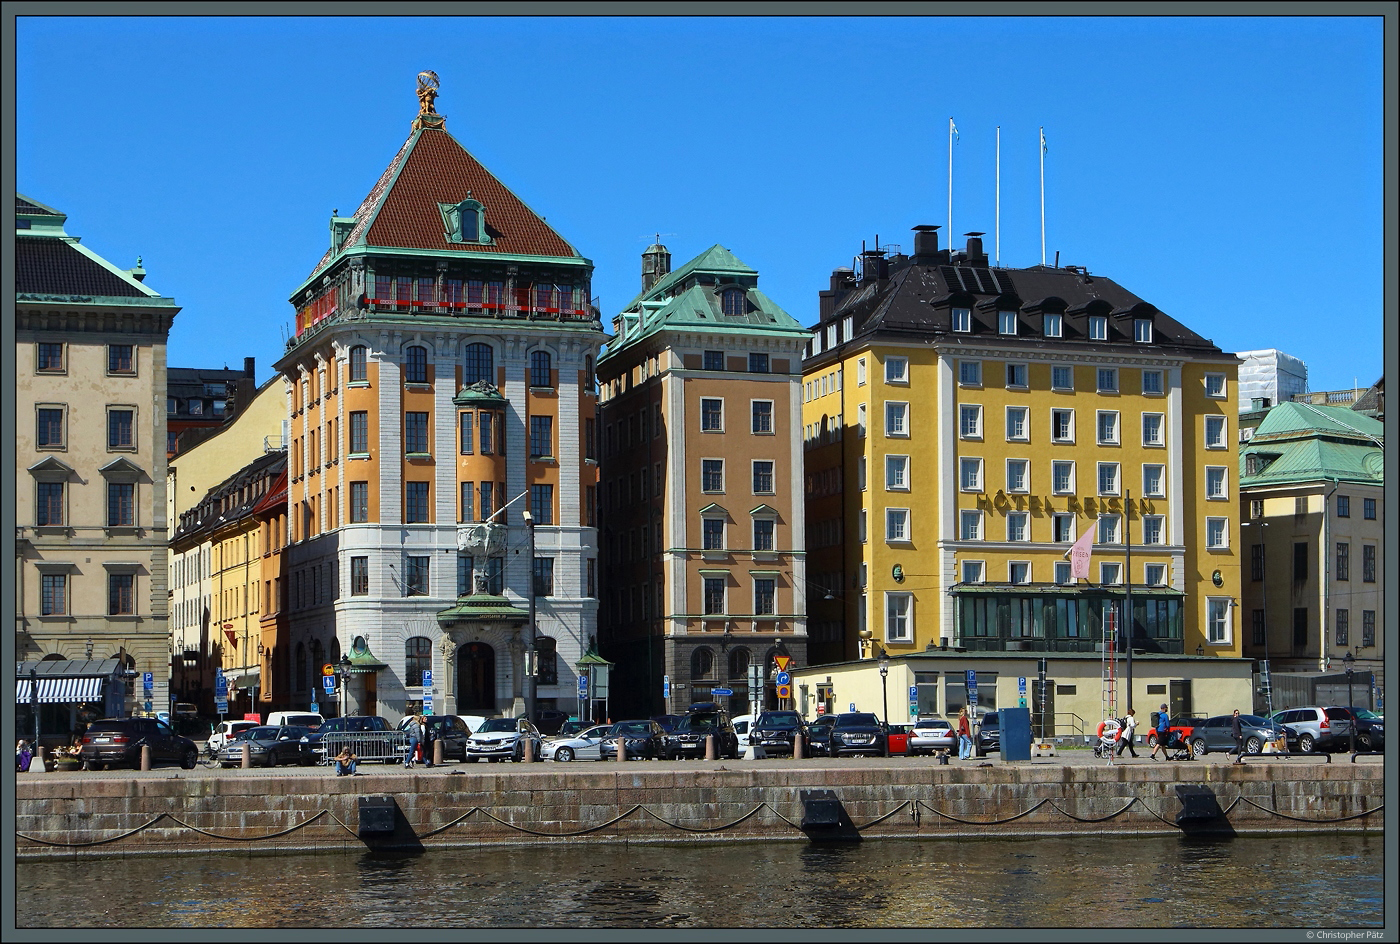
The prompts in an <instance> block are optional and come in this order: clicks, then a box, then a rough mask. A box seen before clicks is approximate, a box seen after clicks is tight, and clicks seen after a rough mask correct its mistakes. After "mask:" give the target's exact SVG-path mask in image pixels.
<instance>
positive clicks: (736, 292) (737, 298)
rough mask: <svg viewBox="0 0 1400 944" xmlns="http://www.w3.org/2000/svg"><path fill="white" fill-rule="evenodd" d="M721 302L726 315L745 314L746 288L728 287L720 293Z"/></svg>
mask: <svg viewBox="0 0 1400 944" xmlns="http://www.w3.org/2000/svg"><path fill="white" fill-rule="evenodd" d="M720 304H721V305H722V306H723V310H724V314H726V315H742V314H744V290H743V289H741V288H727V289H725V290H724V291H723V292H722V293H721V294H720Z"/></svg>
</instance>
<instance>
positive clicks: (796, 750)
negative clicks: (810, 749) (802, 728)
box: [792, 734, 807, 760]
mask: <svg viewBox="0 0 1400 944" xmlns="http://www.w3.org/2000/svg"><path fill="white" fill-rule="evenodd" d="M806 756H807V744H806V741H805V740H804V739H803V737H802V735H800V734H794V735H793V736H792V759H793V760H802V758H804V757H806Z"/></svg>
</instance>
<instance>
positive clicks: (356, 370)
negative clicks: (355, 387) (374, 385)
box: [350, 344, 369, 383]
mask: <svg viewBox="0 0 1400 944" xmlns="http://www.w3.org/2000/svg"><path fill="white" fill-rule="evenodd" d="M368 357H369V349H368V348H366V347H365V346H364V345H363V344H356V345H355V346H354V347H352V348H351V349H350V382H351V383H357V382H359V381H365V380H368V379H369V368H368V366H367V362H368Z"/></svg>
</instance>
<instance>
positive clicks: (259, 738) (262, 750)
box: [219, 724, 316, 767]
mask: <svg viewBox="0 0 1400 944" xmlns="http://www.w3.org/2000/svg"><path fill="white" fill-rule="evenodd" d="M310 735H311V729H310V728H308V727H304V726H302V725H292V724H282V725H276V724H260V725H258V726H257V727H255V728H248V729H247V730H246V731H239V732H238V733H237V734H236V735H234V737H233V740H231V741H229V742H228V743H227V744H225V745H224V747H223V750H221V751H219V766H221V767H236V766H238V765H239V764H241V763H243V745H244V744H247V745H248V760H249V763H251V764H253V765H254V766H257V767H276V766H277V765H278V764H287V763H293V764H300V765H302V766H303V767H309V766H311V765H312V764H314V763H316V751H315V750H314V749H313V748H312V747H311V744H310V741H309V737H310Z"/></svg>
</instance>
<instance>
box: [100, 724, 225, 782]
mask: <svg viewBox="0 0 1400 944" xmlns="http://www.w3.org/2000/svg"><path fill="white" fill-rule="evenodd" d="M147 745H149V746H150V748H151V764H152V765H153V766H154V765H155V764H160V763H168V764H179V765H180V766H181V767H183V768H185V769H186V770H193V769H194V767H195V765H196V764H198V763H199V747H198V746H197V745H196V744H195V743H194V741H191V740H190V739H189V738H187V737H181V736H180V735H178V734H176V733H175V732H174V731H173V730H172V729H171V727H170V725H168V724H166V723H165V722H164V721H160V720H158V719H156V718H103V719H101V720H99V721H94V722H93V723H92V724H90V725H88V729H87V731H85V732H83V742H82V746H81V748H80V749H79V752H78V756H79V757H80V758H81V759H82V762H83V766H84V767H86V768H87V769H88V770H102V769H103V768H104V767H109V766H114V765H117V764H131V765H132V766H134V767H140V766H141V748H142V747H145V746H147Z"/></svg>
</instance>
